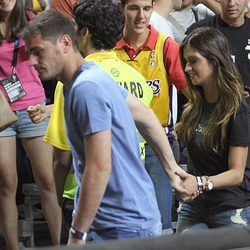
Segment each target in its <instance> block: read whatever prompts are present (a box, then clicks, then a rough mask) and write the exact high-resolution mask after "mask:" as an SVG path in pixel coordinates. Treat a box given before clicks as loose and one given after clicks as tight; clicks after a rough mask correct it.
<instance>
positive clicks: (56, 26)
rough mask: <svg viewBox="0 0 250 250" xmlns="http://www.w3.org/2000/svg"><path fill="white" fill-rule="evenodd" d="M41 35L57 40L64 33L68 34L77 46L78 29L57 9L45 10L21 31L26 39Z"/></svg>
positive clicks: (73, 44) (50, 39)
mask: <svg viewBox="0 0 250 250" xmlns="http://www.w3.org/2000/svg"><path fill="white" fill-rule="evenodd" d="M35 34H37V35H41V37H42V38H43V39H47V40H49V41H56V40H57V39H58V38H59V37H60V36H62V35H68V36H69V37H70V38H71V40H72V46H73V47H74V48H75V49H77V46H76V30H75V27H74V24H73V22H72V21H71V19H70V18H69V17H67V16H65V15H63V14H61V13H60V12H58V11H56V10H52V9H51V10H45V11H42V12H41V13H40V14H39V15H37V16H36V17H35V18H34V19H32V20H31V21H30V22H29V23H28V25H27V26H26V27H25V28H24V30H23V31H22V32H21V36H22V37H23V38H24V40H27V39H28V38H29V37H30V36H32V35H35Z"/></svg>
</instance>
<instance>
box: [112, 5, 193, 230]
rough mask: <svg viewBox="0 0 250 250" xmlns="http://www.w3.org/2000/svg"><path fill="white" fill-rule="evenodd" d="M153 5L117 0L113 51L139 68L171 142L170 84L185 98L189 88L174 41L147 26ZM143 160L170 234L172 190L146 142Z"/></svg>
mask: <svg viewBox="0 0 250 250" xmlns="http://www.w3.org/2000/svg"><path fill="white" fill-rule="evenodd" d="M153 4H154V0H121V5H122V9H123V11H124V15H125V27H124V30H123V37H122V38H121V40H120V41H119V42H118V43H117V45H116V48H115V51H116V53H117V56H118V58H119V59H121V60H122V61H124V62H126V63H128V64H129V65H130V66H132V67H133V68H134V69H136V70H137V71H139V72H140V73H141V74H142V75H143V76H144V78H145V79H146V81H147V83H148V85H149V86H150V87H151V88H152V90H153V92H154V97H153V100H152V102H151V105H150V106H151V108H152V109H153V110H154V112H155V114H156V115H157V117H158V119H159V120H160V122H161V125H162V127H163V128H164V129H165V130H166V135H168V136H169V139H170V142H171V140H173V138H172V133H171V130H172V129H173V128H172V124H171V112H170V110H171V92H170V91H169V90H170V87H171V85H172V84H174V85H175V86H176V88H177V90H178V91H181V92H182V93H184V94H185V96H186V97H188V96H189V91H188V89H187V84H186V80H185V76H184V73H183V71H182V69H181V64H180V60H179V46H178V44H177V43H176V42H175V41H174V40H173V39H171V38H170V37H168V36H166V35H163V34H161V33H159V32H158V31H156V30H155V29H154V27H152V26H151V25H149V21H150V17H151V14H152V11H153ZM145 163H146V169H147V171H148V173H149V175H150V176H151V178H152V180H153V183H154V187H155V192H156V197H157V202H158V206H159V208H160V212H161V218H162V224H163V227H162V228H163V230H165V232H166V233H171V231H172V218H171V211H172V189H171V186H170V184H169V182H168V179H167V176H166V175H165V174H164V171H163V169H162V167H161V165H160V162H159V161H158V160H157V157H156V156H155V154H154V153H153V151H152V150H151V149H150V148H149V147H148V146H147V145H146V162H145ZM163 232H164V231H163Z"/></svg>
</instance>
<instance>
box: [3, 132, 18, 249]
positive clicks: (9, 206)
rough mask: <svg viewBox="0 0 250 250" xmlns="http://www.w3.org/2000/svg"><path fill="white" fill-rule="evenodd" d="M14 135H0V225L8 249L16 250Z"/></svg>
mask: <svg viewBox="0 0 250 250" xmlns="http://www.w3.org/2000/svg"><path fill="white" fill-rule="evenodd" d="M16 189H17V173H16V137H15V136H9V137H0V225H1V229H2V233H3V236H4V239H5V241H6V244H7V248H8V249H9V250H17V249H19V247H18V233H17V220H18V213H17V207H16Z"/></svg>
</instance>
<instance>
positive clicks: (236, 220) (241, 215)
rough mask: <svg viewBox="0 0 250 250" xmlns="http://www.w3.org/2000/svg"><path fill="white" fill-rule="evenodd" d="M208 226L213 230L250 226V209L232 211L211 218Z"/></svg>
mask: <svg viewBox="0 0 250 250" xmlns="http://www.w3.org/2000/svg"><path fill="white" fill-rule="evenodd" d="M208 224H209V226H210V227H211V228H219V227H247V226H250V207H245V208H240V209H230V210H227V211H224V212H221V213H217V214H215V215H213V216H209V220H208Z"/></svg>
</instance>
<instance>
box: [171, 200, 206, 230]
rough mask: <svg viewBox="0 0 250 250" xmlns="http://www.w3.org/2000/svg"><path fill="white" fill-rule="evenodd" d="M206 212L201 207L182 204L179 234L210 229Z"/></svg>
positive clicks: (179, 215) (178, 226)
mask: <svg viewBox="0 0 250 250" xmlns="http://www.w3.org/2000/svg"><path fill="white" fill-rule="evenodd" d="M205 213H206V211H204V208H203V207H201V206H192V205H189V204H185V203H180V206H179V208H178V220H177V229H176V232H177V233H186V232H200V231H205V230H207V229H208V226H207V225H206V223H205V220H204V216H206V215H205Z"/></svg>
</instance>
